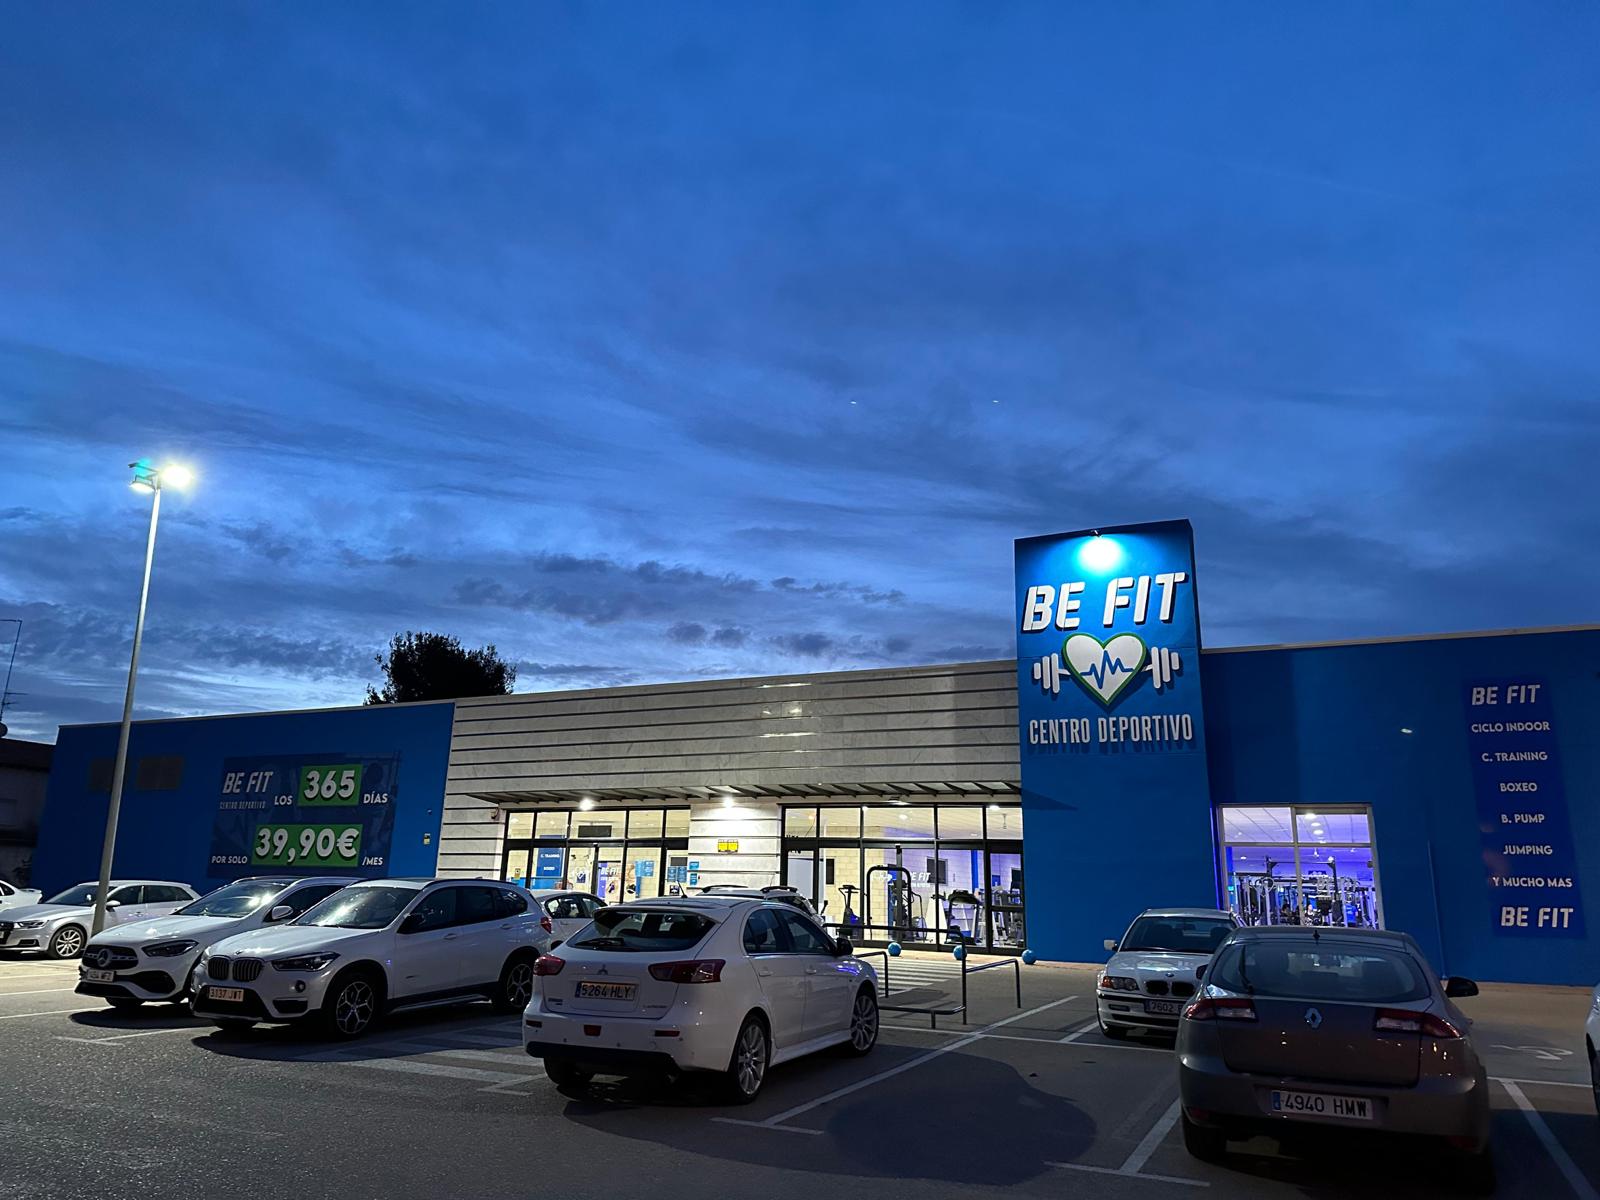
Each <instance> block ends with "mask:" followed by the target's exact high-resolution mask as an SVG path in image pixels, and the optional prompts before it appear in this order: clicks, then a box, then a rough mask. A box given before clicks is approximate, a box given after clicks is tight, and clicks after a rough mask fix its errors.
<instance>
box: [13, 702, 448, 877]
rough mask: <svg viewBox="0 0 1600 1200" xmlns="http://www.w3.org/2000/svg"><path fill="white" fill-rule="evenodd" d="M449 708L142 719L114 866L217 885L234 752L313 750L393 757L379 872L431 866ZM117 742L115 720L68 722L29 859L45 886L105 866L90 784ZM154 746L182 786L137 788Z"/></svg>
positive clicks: (414, 871) (100, 808)
mask: <svg viewBox="0 0 1600 1200" xmlns="http://www.w3.org/2000/svg"><path fill="white" fill-rule="evenodd" d="M453 712H454V705H452V704H449V703H440V704H417V705H374V706H372V707H370V708H351V709H331V710H324V711H321V712H305V713H271V714H263V715H259V716H257V715H245V716H231V717H211V718H204V719H198V720H179V721H146V722H139V723H136V724H135V725H134V727H133V735H132V739H131V741H130V744H129V749H128V764H129V766H128V786H127V787H126V789H125V790H124V793H123V800H122V814H121V818H120V822H119V826H118V835H117V854H116V860H115V863H114V865H113V868H112V869H113V874H115V875H121V876H139V877H146V878H153V879H175V880H180V881H182V882H186V883H189V884H192V885H194V886H195V887H197V888H199V889H200V890H202V891H204V890H206V889H207V888H208V887H211V886H215V885H217V884H219V883H221V882H222V878H220V877H218V876H213V875H212V874H210V870H211V868H210V865H209V864H210V855H211V835H212V826H213V822H214V818H215V816H216V812H217V803H218V800H219V799H220V798H221V795H222V778H223V764H224V762H225V761H226V760H228V759H232V758H242V757H250V756H266V755H276V756H284V757H294V756H297V755H313V756H320V757H322V758H324V759H325V760H326V761H329V762H340V761H347V760H350V759H355V758H358V757H384V756H389V755H396V756H398V757H399V760H400V761H399V769H398V775H397V778H398V784H397V787H396V793H397V795H396V801H395V811H394V830H393V834H392V838H391V842H390V849H389V860H390V861H389V865H388V867H387V868H386V869H385V870H384V871H383V872H381V874H386V875H431V874H432V873H433V870H434V866H435V863H436V862H437V859H438V848H439V820H440V814H441V811H442V808H443V797H444V785H445V770H446V765H447V762H448V759H449V754H450V724H451V719H452V715H453ZM116 749H117V727H116V726H115V725H78V726H67V727H64V728H63V729H62V730H61V736H60V738H59V740H58V741H57V742H56V751H55V758H54V761H53V763H52V765H51V769H50V790H49V794H48V799H47V801H46V804H45V809H44V814H43V819H42V821H41V825H40V830H39V848H38V851H37V852H36V853H35V855H34V866H33V877H34V880H35V886H36V887H40V888H43V889H44V891H45V893H46V894H47V895H48V894H49V893H50V892H52V891H55V890H58V889H60V888H64V887H67V886H69V885H71V884H73V883H77V882H79V881H81V880H85V879H93V878H95V877H96V876H98V874H99V872H100V844H101V834H102V831H103V830H104V828H105V819H106V805H107V794H106V793H105V792H103V791H101V792H91V791H90V790H89V773H90V764H91V762H92V761H93V760H95V759H98V758H105V759H109V758H111V757H113V756H114V755H115V754H116ZM159 755H179V756H181V757H182V758H183V760H184V764H183V778H182V784H181V786H180V787H178V788H176V789H174V790H170V791H150V792H142V791H139V790H138V789H137V788H136V787H135V786H134V783H135V780H136V778H137V772H136V767H137V764H138V761H139V760H140V759H141V758H145V757H153V756H159ZM256 873H262V872H256Z"/></svg>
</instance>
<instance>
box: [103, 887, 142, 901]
mask: <svg viewBox="0 0 1600 1200" xmlns="http://www.w3.org/2000/svg"><path fill="white" fill-rule="evenodd" d="M92 894H93V893H91V895H92ZM106 899H107V900H115V901H116V902H117V903H118V904H143V903H144V888H142V887H131V886H130V887H119V888H112V889H111V894H110V895H108V896H107V897H106ZM90 903H91V904H92V903H93V900H91V901H90Z"/></svg>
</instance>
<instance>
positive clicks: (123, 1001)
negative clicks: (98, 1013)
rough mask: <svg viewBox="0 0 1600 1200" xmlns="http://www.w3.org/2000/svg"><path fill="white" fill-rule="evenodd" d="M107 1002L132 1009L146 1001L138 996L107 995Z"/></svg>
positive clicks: (115, 1006)
mask: <svg viewBox="0 0 1600 1200" xmlns="http://www.w3.org/2000/svg"><path fill="white" fill-rule="evenodd" d="M106 1003H107V1004H109V1005H111V1007H112V1008H121V1009H127V1010H130V1011H131V1010H133V1009H135V1008H138V1007H139V1006H140V1005H142V1004H143V1003H144V1001H143V1000H141V999H139V997H137V996H107V997H106Z"/></svg>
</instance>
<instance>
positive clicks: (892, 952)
mask: <svg viewBox="0 0 1600 1200" xmlns="http://www.w3.org/2000/svg"><path fill="white" fill-rule="evenodd" d="M889 957H890V958H899V957H900V943H899V942H890V943H889Z"/></svg>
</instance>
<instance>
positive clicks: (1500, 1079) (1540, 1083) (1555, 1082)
mask: <svg viewBox="0 0 1600 1200" xmlns="http://www.w3.org/2000/svg"><path fill="white" fill-rule="evenodd" d="M1489 1078H1490V1079H1492V1080H1494V1081H1495V1082H1496V1083H1531V1084H1533V1085H1534V1086H1535V1087H1577V1088H1587V1087H1590V1086H1591V1085H1590V1084H1587V1083H1574V1082H1572V1081H1571V1080H1567V1079H1507V1078H1505V1077H1504V1076H1503V1075H1491V1076H1489Z"/></svg>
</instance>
